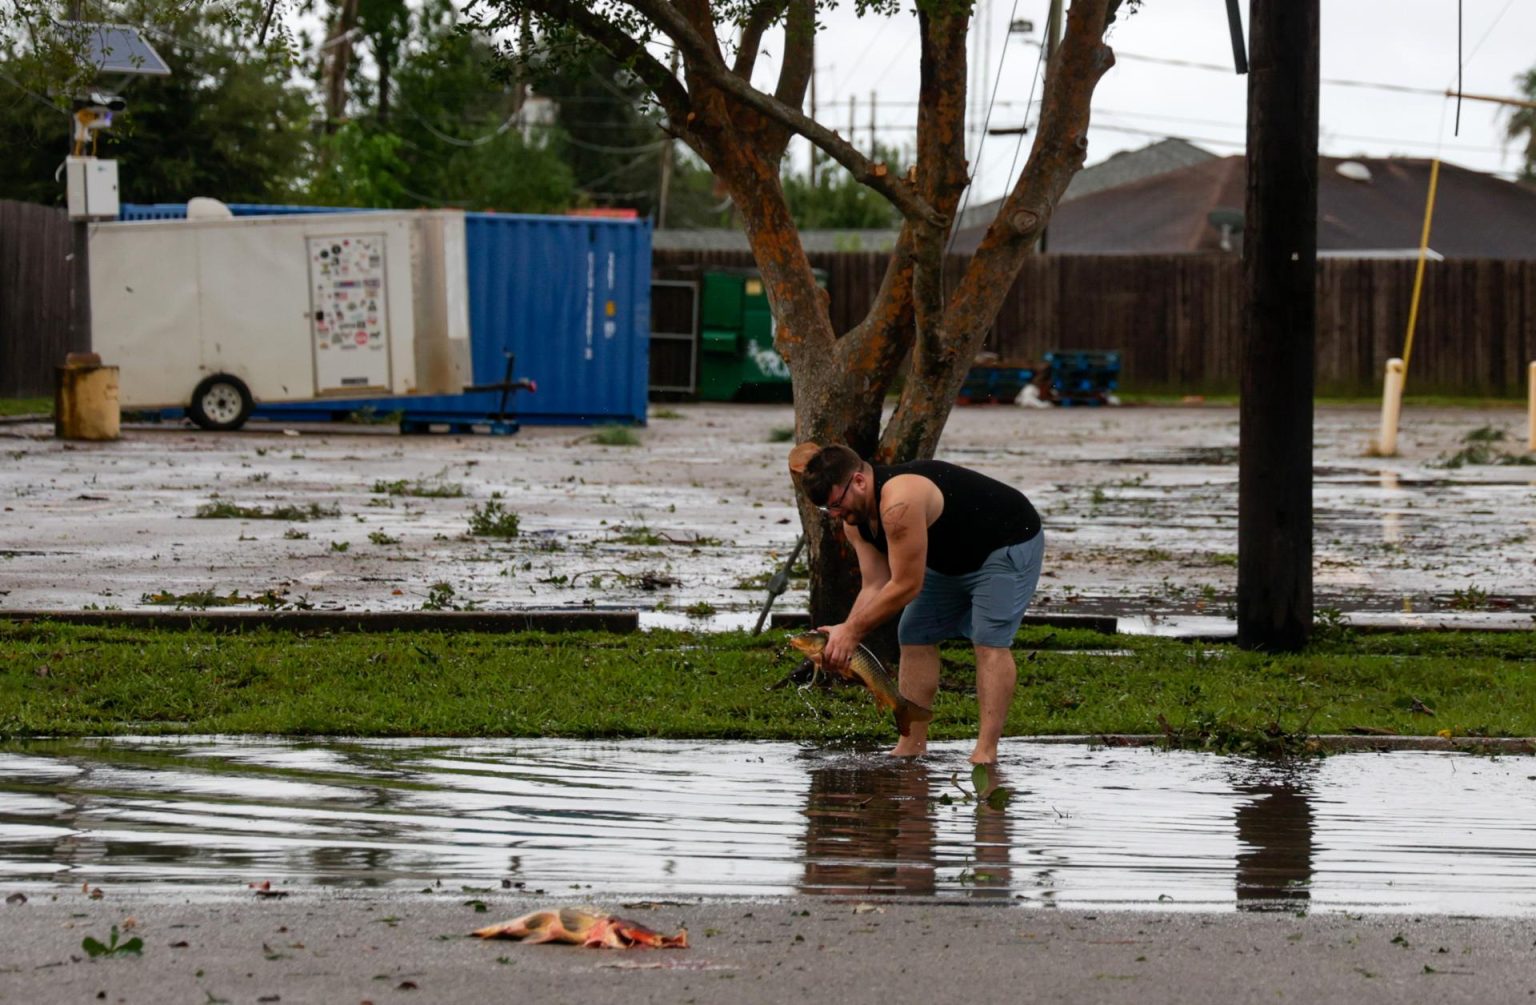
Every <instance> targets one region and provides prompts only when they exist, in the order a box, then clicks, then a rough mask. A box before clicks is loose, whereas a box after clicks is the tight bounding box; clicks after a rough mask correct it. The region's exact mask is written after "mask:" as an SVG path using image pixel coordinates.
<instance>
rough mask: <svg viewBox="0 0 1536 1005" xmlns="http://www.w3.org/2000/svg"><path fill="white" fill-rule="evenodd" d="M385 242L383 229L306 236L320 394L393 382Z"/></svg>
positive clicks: (379, 385) (313, 335) (312, 325)
mask: <svg viewBox="0 0 1536 1005" xmlns="http://www.w3.org/2000/svg"><path fill="white" fill-rule="evenodd" d="M384 241H385V237H384V235H383V234H342V235H329V236H325V237H308V238H306V242H307V244H308V249H309V280H310V318H311V322H310V324H311V338H312V344H313V346H314V348H315V350H316V352H315V353H314V359H315V391H316V392H317V393H321V394H323V393H325V392H327V391H337V390H342V389H348V390H351V389H355V388H359V387H388V386H390V379H389V353H388V351H387V347H388V344H389V312H388V303H389V299H388V291H387V288H386V287H387V278H388V277H387V274H386V272H385V258H384ZM320 350H339V352H337V353H332V352H328V351H327V352H321V351H320ZM364 350H368V351H364Z"/></svg>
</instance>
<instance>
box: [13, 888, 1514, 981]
mask: <svg viewBox="0 0 1536 1005" xmlns="http://www.w3.org/2000/svg"><path fill="white" fill-rule="evenodd" d="M446 889H447V888H444V892H441V893H436V894H431V895H428V894H416V893H413V894H392V893H388V892H379V891H369V892H362V891H345V892H325V891H315V890H298V891H295V892H294V893H293V894H292V895H291V896H288V897H286V898H283V899H264V900H258V899H257V898H256V895H255V894H248V893H243V894H241V895H240V896H237V897H223V898H219V899H210V898H209V897H208V895H206V894H193V893H190V892H189V893H188V894H187V895H179V894H167V893H158V894H154V895H148V896H144V895H135V894H133V893H132V892H131V891H119V890H113V889H111V888H108V889H107V890H106V891H105V892H104V896H103V897H102V899H99V900H92V899H90V898H89V897H88V896H87V895H86V894H85V893H84V892H82V891H80V890H78V889H73V888H71V889H68V890H67V891H64V892H59V891H57V890H55V889H53V888H46V889H45V888H36V887H34V888H31V889H30V890H29V891H28V892H29V900H28V901H27V902H26V903H10V904H6V905H0V945H3V946H4V949H3V952H0V1001H3V1002H7V1003H11V1002H26V1003H31V1005H48V1003H54V1002H61V1003H62V1002H71V1003H72V1002H89V1001H97V1000H100V1001H109V1002H122V1003H160V1002H189V1003H202V1002H210V1001H227V1002H231V1003H244V1002H279V1001H280V1002H283V1003H285V1005H291V1003H300V1002H317V1003H319V1002H324V1003H335V1002H347V1003H351V1002H362V1001H371V1002H378V1003H384V1002H490V1001H508V1002H539V1003H555V1002H583V1003H598V1002H619V1001H622V1002H626V1003H629V1002H635V1003H646V1002H656V1003H678V1002H733V1003H737V1002H739V1003H756V1002H763V1003H769V1002H774V1003H777V1002H785V1001H812V1002H816V1001H829V1002H876V1001H887V1000H890V999H892V998H894V997H896V996H900V998H901V999H903V1000H912V1001H937V1002H955V1003H972V1002H975V1003H982V1002H1020V1001H1027V1002H1095V1003H1097V1002H1103V1003H1120V1002H1125V1003H1136V1005H1151V1003H1160V1002H1168V1003H1175V1002H1177V1003H1207V1002H1209V1003H1235V1002H1295V1001H1306V1002H1346V1001H1347V1002H1349V1003H1351V1005H1369V1003H1374V1002H1384V1003H1385V1002H1391V1003H1394V1005H1396V1003H1401V1002H1405V1001H1428V1000H1435V1001H1437V1002H1445V1001H1452V1002H1457V1001H1479V1002H1513V1001H1526V1000H1530V996H1532V995H1536V960H1533V950H1532V939H1533V937H1536V923H1533V922H1531V921H1529V920H1516V919H1502V918H1493V919H1472V918H1460V917H1423V916H1399V915H1369V916H1363V917H1362V916H1359V915H1345V914H1335V913H1313V914H1305V915H1301V914H1297V913H1295V912H1291V911H1282V912H1278V913H1246V912H1244V913H1230V914H1186V913H1177V912H1168V913H1119V912H1108V911H1098V912H1084V911H1075V910H1073V911H1068V910H1041V909H1039V908H1018V907H1009V906H1006V905H999V906H996V907H986V906H975V905H960V904H952V903H943V904H940V903H878V904H876V903H860V902H857V901H849V900H832V899H826V898H787V899H782V900H772V901H713V902H708V903H702V904H696V903H686V904H681V903H661V904H656V905H651V904H641V905H632V906H630V907H629V908H622V907H620V906H619V905H617V904H611V903H610V904H601V905H597V906H599V907H602V908H604V909H608V910H615V911H617V912H618V913H622V914H625V915H627V916H630V917H633V918H635V919H636V920H639V921H641V922H642V923H644V924H647V925H649V926H651V927H654V928H657V929H663V930H666V931H669V932H670V931H672V930H674V929H675V928H676V927H678V926H679V925H686V927H687V928H688V931H689V936H690V939H691V941H692V948H689V949H687V950H629V951H614V950H588V949H579V948H576V947H573V946H525V945H521V944H518V943H513V942H482V941H480V940H478V939H473V938H469V937H467V933H468V932H470V931H471V930H472V929H474V928H476V927H479V926H481V925H485V924H488V923H491V922H494V921H500V920H504V919H507V918H511V917H514V916H516V915H518V914H520V913H523V912H525V911H527V910H531V909H536V908H541V907H545V906H550V905H551V904H552V903H553V902H551V901H548V900H542V901H532V900H529V899H526V898H513V897H508V896H501V895H499V894H486V893H479V894H477V893H474V892H454V893H449V892H446ZM475 900H481V901H483V902H485V903H486V905H487V910H486V911H484V912H479V911H477V910H475V907H474V904H473V901H475ZM129 918H133V919H135V921H134V922H133V927H132V931H131V934H133V935H137V936H139V937H141V938H142V939H143V940H144V951H143V955H142V956H140V957H132V956H129V957H124V958H103V959H96V960H92V959H89V958H87V956H86V954H85V953H84V952H83V951H82V950H81V947H80V943H81V939H82V938H83V937H85V936H87V935H89V936H93V937H95V938H97V939H100V940H103V941H105V940H106V939H107V937H108V930H109V928H110V926H112V925H113V924H119V925H122V924H126V923H127V919H129ZM125 937H126V936H125Z"/></svg>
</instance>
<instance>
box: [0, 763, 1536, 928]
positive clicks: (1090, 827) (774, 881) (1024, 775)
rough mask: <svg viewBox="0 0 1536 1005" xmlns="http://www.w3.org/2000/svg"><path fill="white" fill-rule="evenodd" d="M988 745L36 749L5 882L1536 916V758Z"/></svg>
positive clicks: (7, 766) (6, 832) (5, 776)
mask: <svg viewBox="0 0 1536 1005" xmlns="http://www.w3.org/2000/svg"><path fill="white" fill-rule="evenodd" d="M967 749H968V748H967V747H966V746H964V745H958V744H957V745H950V744H941V745H938V752H937V754H936V755H935V756H933V757H932V758H930V759H928V760H926V761H924V762H918V763H901V762H895V763H893V762H891V761H889V760H888V759H887V758H886V757H885V756H884V755H883V754H881V753H877V752H858V751H846V750H841V751H840V750H829V749H813V748H805V747H800V746H797V745H793V744H783V743H690V742H677V741H671V742H663V741H624V742H614V743H601V742H572V741H560V740H475V741H447V742H445V741H441V740H438V741H400V740H376V741H375V740H369V741H359V740H348V741H299V740H280V739H271V738H224V737H217V738H185V737H179V738H160V739H149V738H119V739H111V740H79V741H20V742H18V741H13V742H12V743H10V744H8V745H7V746H6V747H5V748H4V749H3V752H0V885H4V886H8V887H12V888H18V889H19V888H26V889H28V890H32V891H36V890H37V889H38V884H43V886H44V887H53V888H55V889H65V888H68V889H76V890H78V889H79V888H80V887H81V884H82V883H85V884H90V885H93V886H94V885H101V886H106V887H111V888H117V889H122V888H124V887H126V886H130V885H131V886H132V887H133V888H134V889H137V890H139V891H140V892H141V893H148V894H153V893H154V892H155V891H157V890H159V891H162V892H164V893H170V892H173V891H179V892H180V893H184V894H194V893H196V891H198V890H202V891H205V892H210V893H218V892H222V893H228V892H229V891H230V890H232V889H243V888H244V887H245V885H246V884H247V883H261V882H270V883H271V884H272V886H273V887H274V888H281V889H291V888H301V887H334V888H342V889H365V888H367V889H377V890H380V891H395V892H398V893H414V892H417V891H419V890H420V891H425V892H434V891H436V890H439V889H446V890H448V891H450V892H460V891H461V890H468V891H471V892H473V891H477V890H484V891H497V892H500V891H502V890H504V889H506V890H514V891H516V892H519V893H522V894H527V895H541V896H549V897H558V898H568V897H577V898H583V899H588V900H592V899H597V900H612V899H615V898H641V897H671V898H677V897H683V898H697V897H703V898H712V897H782V896H791V895H811V896H832V897H855V898H877V899H878V898H898V899H913V898H916V899H935V898H936V899H938V900H941V901H965V902H980V901H986V902H994V903H1010V904H1017V905H1022V906H1034V907H1063V908H1077V909H1087V908H1095V909H1115V910H1122V909H1123V910H1150V911H1216V912H1222V911H1232V910H1240V911H1241V910H1258V911H1269V910H1284V911H1315V910H1320V911H1349V912H1379V913H1400V912H1403V913H1414V912H1428V913H1436V914H1450V915H1458V914H1469V915H1478V916H1490V915H1504V916H1522V917H1529V916H1532V915H1533V914H1536V781H1533V778H1536V775H1533V774H1532V768H1531V765H1530V761H1529V759H1527V758H1520V757H1515V758H1496V757H1479V756H1469V755H1465V754H1452V753H1425V752H1417V753H1415V752H1399V753H1390V754H1351V755H1340V756H1333V757H1327V758H1321V759H1312V760H1307V761H1300V762H1295V763H1289V764H1277V763H1272V762H1261V761H1253V760H1247V759H1241V758H1216V757H1212V756H1209V755H1201V754H1194V753H1186V752H1164V751H1159V750H1154V749H1146V748H1139V749H1130V748H1103V747H1090V746H1086V745H1077V744H1049V743H1032V742H1026V741H1010V742H1008V743H1006V744H1005V746H1004V753H1003V760H1002V763H1001V765H1000V766H999V776H1000V777H999V782H1000V783H1001V784H1002V785H1003V786H1004V787H1006V788H1008V789H1009V790H1010V791H1011V792H1012V794H1013V797H1012V800H1011V801H1010V802H1009V803H1008V804H1007V806H1006V807H1005V808H1004V809H1003V810H1001V811H994V810H991V809H983V810H978V807H977V805H976V803H975V802H974V801H972V800H970V799H969V782H970V770H969V765H967V764H966V763H965V754H966V751H967Z"/></svg>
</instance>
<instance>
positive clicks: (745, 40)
mask: <svg viewBox="0 0 1536 1005" xmlns="http://www.w3.org/2000/svg"><path fill="white" fill-rule="evenodd" d="M785 2H786V0H766V2H764V3H760V4H758V5H757V6H756V7H753V8H752V13H751V14H750V15H748V17H747V21H746V23H745V24H743V25H742V26H741V44H740V45H738V46H737V47H736V65H735V66H734V67H732V68H731V69H732V72H734V73H735V74H736V76H738V77H740V78H741V79H742V80H751V79H752V68H753V66H755V65H756V63H757V51H758V47H759V46H760V45H761V44H762V41H763V32H765V31H767V30H768V26H769V25H771V24H773V22H774V19H776V18H777V17H778V16H779V15H780V14H781V13H783V11H784V4H785Z"/></svg>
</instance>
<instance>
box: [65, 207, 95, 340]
mask: <svg viewBox="0 0 1536 1005" xmlns="http://www.w3.org/2000/svg"><path fill="white" fill-rule="evenodd" d="M90 228H91V225H90V223H89V222H88V221H85V220H75V221H74V222H73V223H71V224H70V228H69V231H70V262H69V264H70V269H69V275H70V285H69V348H70V351H71V352H90V351H91V230H90Z"/></svg>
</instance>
